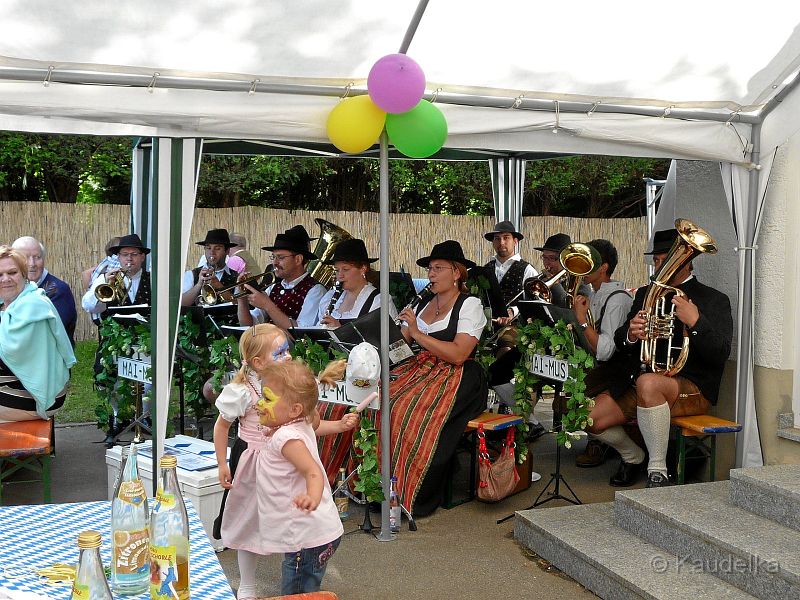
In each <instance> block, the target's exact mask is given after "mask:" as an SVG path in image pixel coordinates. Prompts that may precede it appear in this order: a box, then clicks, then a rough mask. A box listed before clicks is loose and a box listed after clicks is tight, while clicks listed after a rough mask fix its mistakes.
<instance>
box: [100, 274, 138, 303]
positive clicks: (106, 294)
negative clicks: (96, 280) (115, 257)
mask: <svg viewBox="0 0 800 600" xmlns="http://www.w3.org/2000/svg"><path fill="white" fill-rule="evenodd" d="M127 275H128V269H121V270H119V271H117V272H116V273H114V277H112V278H111V281H109V282H107V283H101V284H100V285H98V286H97V287H96V288H95V290H94V297H95V298H97V299H98V300H99V301H100V302H105V303H106V304H108V303H109V302H117V303H121V302H123V301H124V300H125V298H127V296H128V290H130V287H131V283H130V279H128V280H127V281H126V278H127Z"/></svg>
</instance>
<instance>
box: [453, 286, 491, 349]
mask: <svg viewBox="0 0 800 600" xmlns="http://www.w3.org/2000/svg"><path fill="white" fill-rule="evenodd" d="M484 327H486V314H484V312H483V304H481V301H480V300H479V299H478V298H476V297H475V296H470V297H468V298H467V299H466V300H464V304H462V305H461V312H459V314H458V325H457V326H456V333H468V334H469V335H471V336H472V337H474V338H477V339H481V334H482V333H483V329H484Z"/></svg>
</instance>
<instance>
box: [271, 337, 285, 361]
mask: <svg viewBox="0 0 800 600" xmlns="http://www.w3.org/2000/svg"><path fill="white" fill-rule="evenodd" d="M288 358H289V342H288V341H286V340H284V341H283V344H282V345H281V346H280V347H279V348H277V349H276V350H273V352H272V360H273V361H275V362H281V361H284V360H287V359H288Z"/></svg>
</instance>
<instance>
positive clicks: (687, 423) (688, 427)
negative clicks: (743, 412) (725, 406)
mask: <svg viewBox="0 0 800 600" xmlns="http://www.w3.org/2000/svg"><path fill="white" fill-rule="evenodd" d="M671 424H672V426H673V427H674V428H675V441H676V442H677V446H678V448H677V451H678V477H677V479H678V484H682V483H684V480H685V477H686V451H687V449H689V448H693V449H697V450H698V451H699V452H700V454H701V456H698V457H697V458H708V459H709V464H710V473H709V481H714V479H715V478H716V468H717V463H716V461H717V435H719V434H720V433H737V432H739V431H741V430H742V426H741V425H740V424H739V423H734V422H733V421H726V420H725V419H720V418H719V417H713V416H711V415H693V416H689V417H673V418H672V419H671Z"/></svg>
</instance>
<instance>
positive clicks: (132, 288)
mask: <svg viewBox="0 0 800 600" xmlns="http://www.w3.org/2000/svg"><path fill="white" fill-rule="evenodd" d="M109 250H110V251H111V253H112V254H116V255H117V256H118V257H119V264H120V268H119V269H109V270H108V271H107V272H106V273H105V275H103V276H98V277H97V278H96V279H95V280H94V282H93V283H92V285H91V287H89V290H88V291H87V292H86V293H85V294H84V295H83V298H82V299H81V306H82V307H83V310H85V311H86V312H88V313H89V314H90V315H91V317H92V320H93V321H95V323H97V322H99V320H100V319H102V318H103V317H105V316H106V315H105V314H104V313H105V312H106V309H107V308H108V307H109V306H127V305H130V304H146V305H148V306H149V305H150V273H148V272H147V271H145V270H143V269H142V266H143V265H144V261H145V258H146V256H147V255H148V254H149V253H150V248H145V247H144V245H143V244H142V240H141V239H140V238H139V236H138V235H136V234H135V233H134V234H132V235H124V236H122V237H121V238H120V241H119V246H115V247H113V248H109ZM120 271H122V272H124V274H125V284H126V286H127V288H128V293H127V295H126V296H125V297H124V298H122V300H121V301H117V300H114V301H111V302H108V303H105V302H100V301H99V300H98V299H97V297H96V296H95V290H96V289H97V286H99V285H100V284H103V283H109V282H110V281H112V280H113V279H114V277H116V275H117V273H119V272H120Z"/></svg>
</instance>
